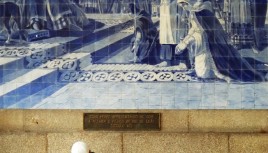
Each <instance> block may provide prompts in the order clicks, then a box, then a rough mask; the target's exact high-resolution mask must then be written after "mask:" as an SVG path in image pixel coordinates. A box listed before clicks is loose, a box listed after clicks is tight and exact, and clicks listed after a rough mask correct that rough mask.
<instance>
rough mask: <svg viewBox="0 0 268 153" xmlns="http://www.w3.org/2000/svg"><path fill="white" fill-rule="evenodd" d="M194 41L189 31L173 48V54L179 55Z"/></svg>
mask: <svg viewBox="0 0 268 153" xmlns="http://www.w3.org/2000/svg"><path fill="white" fill-rule="evenodd" d="M194 41H195V38H194V36H193V33H189V34H188V35H187V36H186V37H185V38H184V39H183V40H182V41H181V42H180V43H179V44H178V45H177V46H176V49H175V54H177V55H179V54H181V53H183V51H184V50H185V49H186V48H187V47H188V46H189V45H190V44H191V43H193V42H194Z"/></svg>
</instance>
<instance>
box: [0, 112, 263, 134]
mask: <svg viewBox="0 0 268 153" xmlns="http://www.w3.org/2000/svg"><path fill="white" fill-rule="evenodd" d="M89 112H90V113H98V112H99V113H104V112H106V113H109V112H110V113H115V112H116V113H128V112H129V113H161V131H160V132H190V133H192V132H198V133H202V132H205V133H206V132H224V133H248V132H254V133H266V132H268V110H0V132H8V131H10V132H12V131H22V132H24V131H25V132H41V133H51V132H82V131H84V130H83V113H89Z"/></svg>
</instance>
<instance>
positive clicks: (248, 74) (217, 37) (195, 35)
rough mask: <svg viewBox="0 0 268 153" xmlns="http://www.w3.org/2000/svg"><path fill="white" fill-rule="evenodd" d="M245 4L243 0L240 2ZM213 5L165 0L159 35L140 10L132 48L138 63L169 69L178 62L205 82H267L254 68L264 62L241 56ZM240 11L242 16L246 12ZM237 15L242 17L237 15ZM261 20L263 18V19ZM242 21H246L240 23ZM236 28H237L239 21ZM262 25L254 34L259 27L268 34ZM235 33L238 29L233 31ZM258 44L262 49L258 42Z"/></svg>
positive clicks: (191, 0) (197, 0) (203, 1)
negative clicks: (154, 64)
mask: <svg viewBox="0 0 268 153" xmlns="http://www.w3.org/2000/svg"><path fill="white" fill-rule="evenodd" d="M242 1H243V0H242ZM242 1H241V0H240V3H242ZM212 2H214V3H215V1H212ZM212 2H211V1H210V0H162V1H161V4H160V30H159V32H158V31H157V30H156V29H155V27H154V26H153V23H152V21H151V19H150V17H149V16H148V15H147V14H146V13H145V12H144V11H141V10H139V9H138V8H136V12H138V13H137V17H136V18H137V24H136V28H135V29H136V30H135V39H134V40H133V44H132V46H131V50H132V51H133V52H134V53H135V54H136V57H135V58H134V61H135V62H142V63H144V62H149V64H153V63H152V62H155V63H159V64H156V66H158V67H165V66H170V65H172V61H174V59H177V61H179V63H184V64H185V65H186V66H187V68H188V69H190V70H193V72H195V74H196V75H197V77H199V78H202V79H211V78H214V79H215V78H217V79H221V80H225V81H227V82H231V81H241V82H251V81H252V82H256V81H265V75H266V72H265V71H259V70H257V69H256V67H255V65H254V64H256V63H262V62H260V61H257V60H255V59H253V58H252V59H245V58H243V57H242V56H241V55H240V54H239V52H238V50H237V48H236V47H235V46H234V45H233V44H232V43H231V42H230V41H229V40H230V39H229V37H228V31H227V30H226V29H224V26H223V25H222V24H221V22H220V21H219V18H218V17H216V16H215V9H213V3H212ZM232 2H233V1H232ZM243 2H244V1H243ZM265 3H267V2H266V1H265ZM258 5H259V4H258ZM233 9H234V8H233ZM236 9H237V8H236ZM238 10H239V8H238ZM240 10H241V11H240V12H239V13H240V16H241V15H242V14H243V13H245V12H243V11H242V9H240ZM233 11H234V10H233ZM265 12H266V11H265ZM241 13H242V14H241ZM236 15H238V14H235V15H234V14H233V16H236ZM240 18H242V17H240ZM245 18H246V17H245ZM260 18H262V19H263V17H262V16H261V17H260ZM260 20H261V19H259V18H258V19H257V21H256V22H261V21H260ZM232 21H234V20H232ZM239 21H240V19H239ZM243 21H244V20H243ZM254 21H255V20H254ZM241 22H242V19H241V21H240V22H239V24H240V23H241ZM262 22H263V21H262ZM232 25H236V22H235V21H234V22H233V23H232ZM242 25H244V24H242ZM259 25H260V24H258V26H255V25H254V26H255V27H257V29H254V31H253V33H254V32H255V33H256V35H255V36H258V37H259V36H260V28H259V27H261V29H262V30H263V31H264V23H263V24H261V26H259ZM262 26H263V27H262ZM232 31H237V30H235V28H232ZM263 31H262V33H263ZM245 33H246V32H245ZM255 41H257V42H258V40H255ZM255 45H257V46H258V43H255ZM254 47H255V46H254ZM173 64H174V63H173ZM262 64H264V63H262ZM264 65H265V64H264Z"/></svg>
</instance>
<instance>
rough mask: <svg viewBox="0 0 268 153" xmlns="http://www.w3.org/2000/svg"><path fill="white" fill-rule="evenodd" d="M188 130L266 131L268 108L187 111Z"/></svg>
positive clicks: (267, 129)
mask: <svg viewBox="0 0 268 153" xmlns="http://www.w3.org/2000/svg"><path fill="white" fill-rule="evenodd" d="M189 132H232V133H234V132H238V133H243V132H257V133H265V132H268V110H196V111H189Z"/></svg>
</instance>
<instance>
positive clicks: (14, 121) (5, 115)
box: [0, 110, 24, 132]
mask: <svg viewBox="0 0 268 153" xmlns="http://www.w3.org/2000/svg"><path fill="white" fill-rule="evenodd" d="M23 118H24V111H23V110H0V132H3V131H6V132H8V131H23V130H24V129H23Z"/></svg>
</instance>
